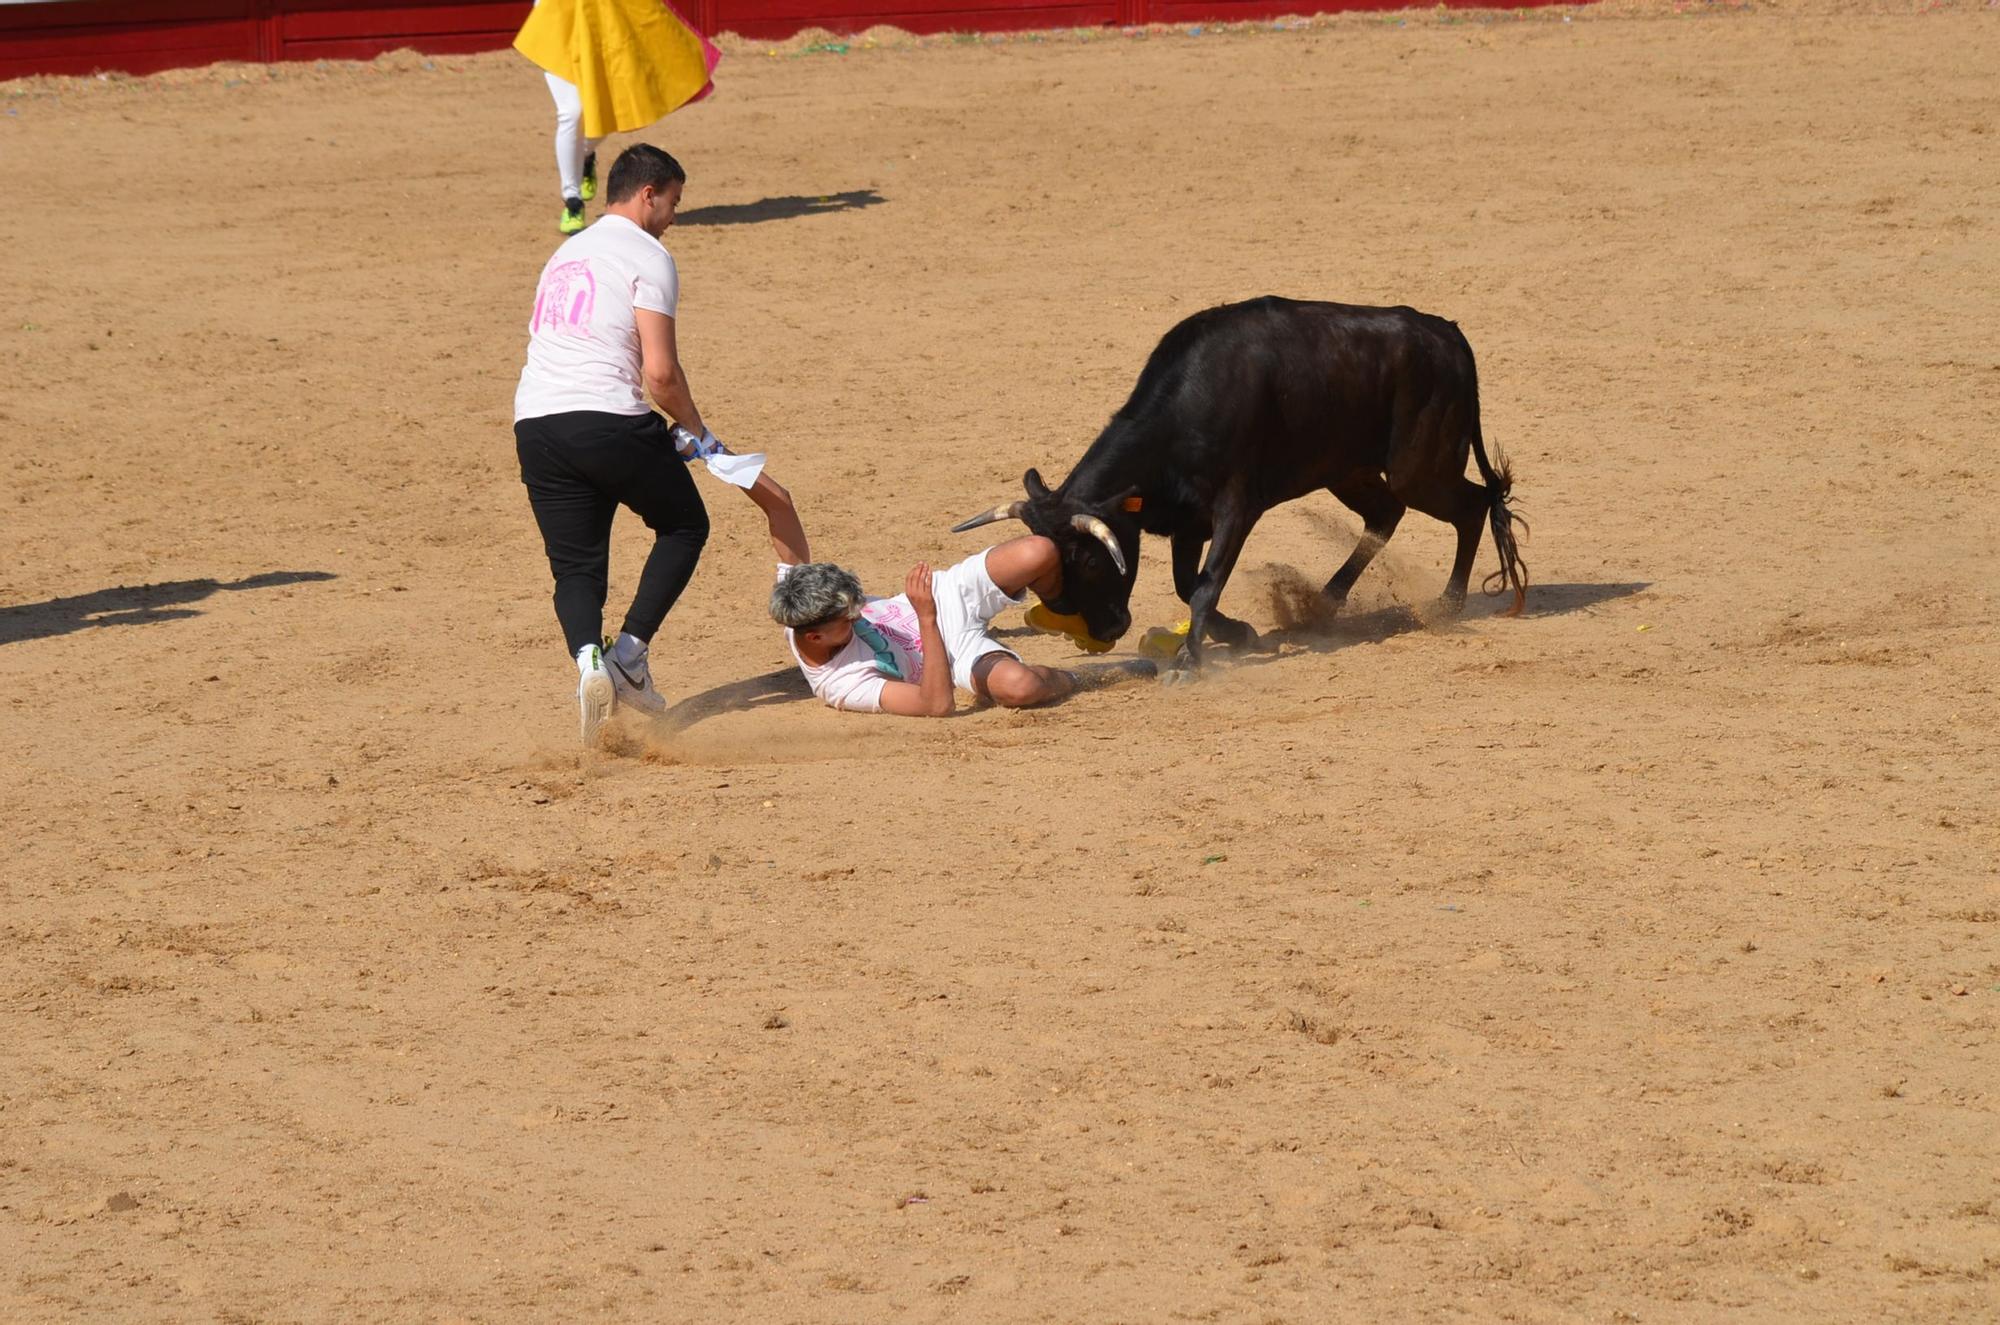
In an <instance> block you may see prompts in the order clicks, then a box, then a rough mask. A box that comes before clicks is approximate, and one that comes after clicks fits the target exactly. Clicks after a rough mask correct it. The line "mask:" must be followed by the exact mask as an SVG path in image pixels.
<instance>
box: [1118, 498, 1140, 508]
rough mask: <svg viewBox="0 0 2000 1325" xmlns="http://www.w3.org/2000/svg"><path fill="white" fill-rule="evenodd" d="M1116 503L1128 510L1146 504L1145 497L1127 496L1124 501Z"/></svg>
mask: <svg viewBox="0 0 2000 1325" xmlns="http://www.w3.org/2000/svg"><path fill="white" fill-rule="evenodd" d="M1118 504H1119V505H1120V506H1122V507H1124V508H1125V509H1126V510H1128V511H1137V510H1138V509H1139V508H1140V507H1142V506H1144V505H1145V504H1146V499H1145V498H1143V497H1127V498H1126V499H1125V500H1124V501H1122V502H1120V503H1118Z"/></svg>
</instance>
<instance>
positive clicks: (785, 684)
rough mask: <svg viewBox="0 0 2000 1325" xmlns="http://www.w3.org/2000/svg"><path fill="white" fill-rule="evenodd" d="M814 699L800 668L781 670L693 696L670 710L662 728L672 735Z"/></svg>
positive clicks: (726, 683) (662, 718) (661, 723)
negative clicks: (728, 717) (701, 724)
mask: <svg viewBox="0 0 2000 1325" xmlns="http://www.w3.org/2000/svg"><path fill="white" fill-rule="evenodd" d="M811 698H812V687H810V686H808V685H807V684H806V679H805V677H804V676H802V675H801V674H800V673H799V669H798V668H796V667H781V668H779V669H778V670H777V671H775V672H766V673H764V674H763V675H762V676H752V677H747V678H745V679H744V680H741V681H726V682H724V683H723V684H721V685H719V686H711V687H709V688H708V689H707V690H704V691H702V692H701V693H700V694H697V695H689V696H688V697H687V698H686V699H683V700H682V701H681V702H680V703H678V704H675V705H674V706H672V707H671V708H669V709H668V710H667V711H666V713H665V714H663V715H662V716H661V717H660V720H659V721H660V725H661V726H662V727H664V728H665V729H666V730H668V731H673V732H680V731H686V730H687V729H688V728H690V727H692V726H694V725H695V724H696V723H698V722H706V721H708V720H709V719H710V718H715V717H720V716H721V715H722V714H724V713H748V712H750V711H752V710H754V709H765V708H772V707H774V706H776V705H779V704H795V703H797V702H798V701H799V700H802V699H811Z"/></svg>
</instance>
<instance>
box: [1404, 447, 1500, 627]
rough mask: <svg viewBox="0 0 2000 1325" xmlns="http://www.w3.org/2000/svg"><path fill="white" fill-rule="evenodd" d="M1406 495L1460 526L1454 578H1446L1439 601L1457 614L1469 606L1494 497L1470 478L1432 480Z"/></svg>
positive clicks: (1434, 515)
mask: <svg viewBox="0 0 2000 1325" xmlns="http://www.w3.org/2000/svg"><path fill="white" fill-rule="evenodd" d="M1403 497H1404V500H1406V501H1408V502H1409V504H1410V505H1411V506H1412V507H1413V508H1415V509H1416V510H1419V511H1422V512H1423V513H1424V514H1425V515H1428V516H1430V517H1432V518H1433V519H1437V520H1442V521H1444V522H1445V523H1446V524H1448V525H1450V526H1451V527H1452V528H1454V529H1456V530H1458V554H1457V555H1456V556H1455V557H1453V558H1452V562H1451V578H1450V579H1448V580H1446V581H1445V585H1444V593H1443V594H1441V595H1440V596H1439V597H1438V603H1437V605H1438V608H1439V610H1441V611H1443V612H1446V613H1449V614H1451V615H1453V616H1456V615H1457V614H1458V613H1459V612H1460V611H1462V610H1463V609H1464V607H1465V586H1466V582H1467V581H1468V580H1470V579H1471V578H1472V561H1473V558H1474V557H1476V556H1477V555H1478V554H1479V535H1480V532H1481V531H1482V530H1483V529H1484V528H1485V527H1486V514H1487V512H1488V511H1489V510H1491V509H1492V504H1493V503H1492V500H1491V497H1490V495H1489V494H1488V493H1487V490H1486V489H1485V487H1483V486H1482V485H1480V484H1478V483H1474V482H1473V481H1472V480H1470V479H1466V478H1451V479H1444V480H1441V481H1438V482H1435V483H1428V484H1425V485H1423V486H1422V487H1420V488H1418V489H1417V490H1416V491H1414V492H1408V493H1404V494H1403Z"/></svg>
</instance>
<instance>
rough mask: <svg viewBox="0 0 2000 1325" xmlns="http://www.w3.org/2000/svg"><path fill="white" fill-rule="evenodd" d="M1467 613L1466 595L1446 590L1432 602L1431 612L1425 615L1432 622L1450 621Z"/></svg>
mask: <svg viewBox="0 0 2000 1325" xmlns="http://www.w3.org/2000/svg"><path fill="white" fill-rule="evenodd" d="M1464 611H1465V595H1464V594H1463V593H1453V592H1452V591H1451V590H1449V589H1446V590H1445V591H1444V592H1443V593H1441V594H1439V595H1438V596H1437V597H1436V598H1435V599H1433V600H1431V610H1430V611H1428V612H1426V613H1424V615H1425V616H1426V617H1428V618H1429V619H1430V620H1432V621H1450V620H1452V619H1453V618H1455V617H1457V616H1459V615H1460V614H1461V613H1463V612H1464Z"/></svg>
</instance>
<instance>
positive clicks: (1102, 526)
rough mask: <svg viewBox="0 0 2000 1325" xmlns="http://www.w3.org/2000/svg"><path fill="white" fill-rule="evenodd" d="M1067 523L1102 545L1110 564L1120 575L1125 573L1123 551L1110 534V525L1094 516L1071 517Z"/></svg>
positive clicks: (1114, 537)
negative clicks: (1109, 556) (1107, 553)
mask: <svg viewBox="0 0 2000 1325" xmlns="http://www.w3.org/2000/svg"><path fill="white" fill-rule="evenodd" d="M1069 522H1070V526H1071V527H1072V528H1075V529H1081V530H1082V531H1083V532H1084V533H1086V534H1089V535H1090V536H1091V537H1092V538H1094V539H1096V540H1097V541H1098V542H1100V543H1102V544H1104V550H1105V551H1106V552H1109V553H1110V554H1111V564H1112V565H1114V566H1116V567H1117V568H1118V573H1119V574H1120V575H1123V574H1124V573H1125V550H1124V549H1123V548H1121V547H1119V546H1118V536H1117V535H1116V534H1114V533H1112V532H1111V526H1110V525H1108V524H1106V523H1104V521H1102V520H1100V519H1098V518H1097V517H1096V516H1094V515H1072V516H1071V517H1070V518H1069Z"/></svg>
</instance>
